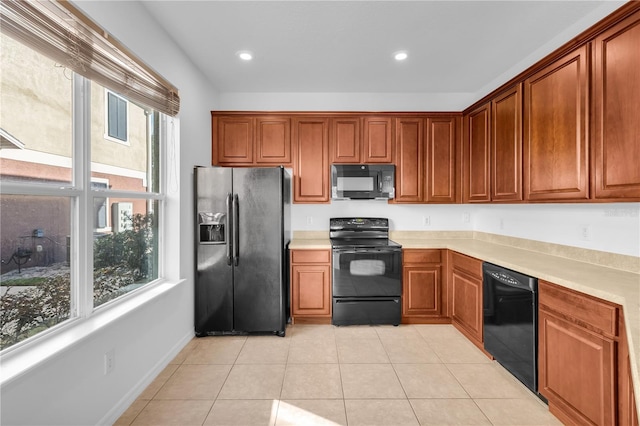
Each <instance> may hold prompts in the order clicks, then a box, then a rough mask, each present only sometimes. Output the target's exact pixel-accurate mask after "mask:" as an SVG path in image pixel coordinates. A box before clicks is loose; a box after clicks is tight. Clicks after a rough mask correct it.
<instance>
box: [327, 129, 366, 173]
mask: <svg viewBox="0 0 640 426" xmlns="http://www.w3.org/2000/svg"><path fill="white" fill-rule="evenodd" d="M361 121H362V119H361V118H360V117H340V118H332V119H331V120H330V128H331V143H330V145H331V146H330V148H331V163H347V164H358V163H360V160H361V158H362V154H361V153H362V133H361V130H360V129H361Z"/></svg>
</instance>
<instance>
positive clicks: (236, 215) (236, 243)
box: [233, 194, 240, 266]
mask: <svg viewBox="0 0 640 426" xmlns="http://www.w3.org/2000/svg"><path fill="white" fill-rule="evenodd" d="M239 222H240V208H239V202H238V194H233V259H234V265H235V266H238V262H239V260H240V223H239Z"/></svg>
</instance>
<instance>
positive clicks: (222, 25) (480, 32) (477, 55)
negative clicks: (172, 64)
mask: <svg viewBox="0 0 640 426" xmlns="http://www.w3.org/2000/svg"><path fill="white" fill-rule="evenodd" d="M623 3H624V2H619V1H295V0H291V1H269V0H263V1H238V0H236V1H216V0H213V1H149V2H143V4H144V5H145V7H146V8H147V9H148V11H149V13H150V14H151V15H152V16H153V17H154V18H155V19H156V20H157V21H158V22H159V23H160V24H161V25H162V26H163V27H164V28H165V29H166V31H167V32H168V33H169V34H170V36H171V37H172V38H173V39H174V40H175V42H176V43H177V44H178V45H179V46H180V47H181V48H182V49H183V50H184V51H185V52H186V54H187V55H188V56H189V57H190V58H191V60H192V61H193V63H194V64H195V65H196V66H197V67H198V68H199V69H201V70H202V72H203V73H204V74H205V75H206V76H207V77H208V79H209V80H210V81H211V83H212V84H213V86H214V87H215V88H216V89H217V90H218V91H220V92H221V93H234V92H265V93H274V92H275V93H296V92H306V93H309V92H327V93H336V92H348V93H355V92H357V93H396V94H403V93H407V94H409V93H410V94H416V93H425V94H440V95H442V94H447V93H450V94H454V93H472V94H476V95H477V96H478V97H480V96H484V95H485V94H487V93H488V92H489V91H491V90H493V89H495V88H496V87H498V86H499V85H500V84H501V83H504V82H506V81H507V80H508V79H509V78H511V77H513V76H515V75H516V74H517V73H518V72H520V71H522V70H524V69H526V67H527V66H529V65H531V64H532V63H534V62H535V61H537V60H539V59H541V58H542V57H544V55H546V54H547V53H549V52H551V51H552V50H553V49H555V48H557V47H558V46H560V45H562V44H563V43H564V42H566V41H568V40H569V39H571V38H572V37H573V36H575V35H577V34H578V33H579V32H580V31H582V30H584V29H586V28H588V27H589V26H590V25H592V24H593V23H595V22H597V21H598V20H599V19H601V18H602V17H604V16H606V15H607V14H609V13H610V12H611V11H613V10H615V9H616V8H617V7H619V6H620V5H621V4H623ZM240 50H249V51H251V52H253V54H254V59H253V60H252V61H251V62H243V61H241V60H240V59H238V57H237V56H236V52H238V51H240ZM398 50H406V51H408V52H409V58H408V59H407V60H406V61H404V62H396V61H394V60H393V58H392V54H393V52H396V51H398Z"/></svg>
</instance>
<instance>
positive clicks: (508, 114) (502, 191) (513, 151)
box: [491, 84, 522, 201]
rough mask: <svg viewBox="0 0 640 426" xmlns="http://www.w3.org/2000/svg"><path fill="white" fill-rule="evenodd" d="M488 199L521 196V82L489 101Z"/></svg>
mask: <svg viewBox="0 0 640 426" xmlns="http://www.w3.org/2000/svg"><path fill="white" fill-rule="evenodd" d="M491 200H492V201H520V200H522V85H520V84H517V85H516V86H514V87H513V88H511V89H510V90H507V91H505V92H504V93H502V94H500V95H498V97H496V98H495V99H494V100H492V101H491Z"/></svg>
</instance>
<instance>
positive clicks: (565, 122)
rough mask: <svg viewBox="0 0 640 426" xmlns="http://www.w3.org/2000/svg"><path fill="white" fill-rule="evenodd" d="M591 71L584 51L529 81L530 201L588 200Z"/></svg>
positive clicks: (526, 140)
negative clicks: (589, 72) (589, 73)
mask: <svg viewBox="0 0 640 426" xmlns="http://www.w3.org/2000/svg"><path fill="white" fill-rule="evenodd" d="M588 71H589V70H588V57H587V46H583V47H581V48H579V49H577V50H575V51H574V52H573V53H571V54H569V55H567V56H565V57H564V58H562V59H560V60H558V61H556V62H554V63H553V64H551V65H549V66H548V67H546V68H544V69H543V70H541V71H539V72H538V73H536V74H534V75H533V76H532V77H530V78H528V79H526V80H525V83H524V84H525V86H524V98H525V103H524V128H525V134H524V150H525V151H524V189H525V198H526V199H527V200H532V201H533V200H577V199H587V198H589V187H588V184H589V175H588V172H589V168H588V158H589V155H588V152H587V149H588V145H587V143H588V140H587V134H588V133H587V131H588V123H589V118H588V117H589V109H588V107H589V105H588V90H589V84H588V83H589V79H588V77H589V76H588Z"/></svg>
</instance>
